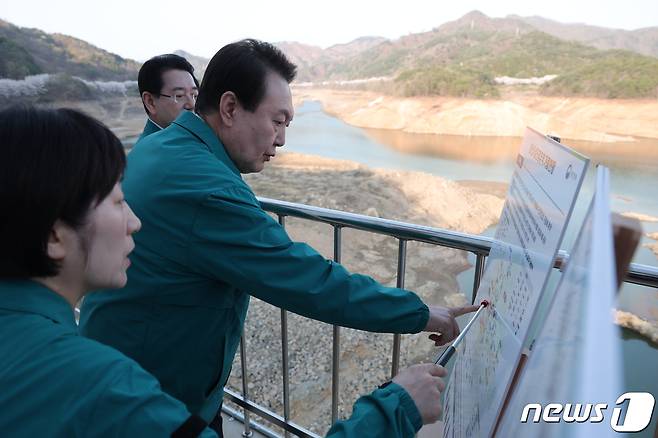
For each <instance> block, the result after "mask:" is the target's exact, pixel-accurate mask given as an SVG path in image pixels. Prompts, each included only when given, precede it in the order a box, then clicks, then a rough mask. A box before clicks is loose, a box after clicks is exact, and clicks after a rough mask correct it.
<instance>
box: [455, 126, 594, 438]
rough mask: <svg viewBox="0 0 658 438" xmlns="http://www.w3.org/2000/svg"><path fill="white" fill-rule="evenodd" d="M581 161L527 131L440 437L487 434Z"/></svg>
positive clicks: (566, 214) (571, 202)
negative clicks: (483, 305)
mask: <svg viewBox="0 0 658 438" xmlns="http://www.w3.org/2000/svg"><path fill="white" fill-rule="evenodd" d="M588 163H589V160H588V159H587V158H586V157H584V156H582V155H580V154H578V153H577V152H575V151H573V150H571V149H570V148H568V147H566V146H564V145H562V144H560V143H558V142H556V141H554V140H552V139H550V138H548V137H546V136H544V135H542V134H540V133H538V132H536V131H534V130H532V129H530V128H528V129H527V130H526V133H525V136H524V138H523V142H522V144H521V148H520V150H519V154H518V155H517V158H516V165H515V169H514V174H513V176H512V180H511V182H510V186H509V190H508V192H507V197H506V200H505V205H504V207H503V211H502V213H501V217H500V222H499V226H498V228H497V230H496V235H495V237H494V239H495V241H494V243H493V245H492V248H491V252H490V254H489V257H488V259H487V263H486V267H485V271H484V274H483V277H482V281H481V283H480V287H479V289H478V293H477V297H476V302H477V303H479V302H481V301H482V300H483V299H487V300H488V301H489V302H490V303H491V305H490V306H488V307H487V308H486V309H485V311H484V312H483V314H482V315H481V317H480V318H479V319H478V321H477V322H476V324H477V325H476V326H474V327H473V328H472V329H471V331H470V332H469V333H468V334H467V335H466V336H465V338H464V340H463V342H462V345H461V346H460V348H459V350H458V352H457V354H456V361H455V365H454V368H453V373H454V374H453V375H452V376H451V377H450V381H449V383H448V387H447V389H446V398H445V401H444V404H446V405H447V404H448V403H452V406H450V407H449V408H448V407H446V411H448V412H449V413H450V416H449V417H448V416H447V415H446V418H445V419H444V424H445V425H444V437H469V438H470V437H478V436H489V435H490V434H491V433H492V432H493V428H494V426H495V423H496V419H497V417H498V414H499V413H500V410H501V408H502V404H503V401H504V399H505V395H506V393H507V389H508V387H509V384H510V382H511V379H512V377H513V374H514V371H515V369H516V366H517V364H518V360H519V358H520V354H521V348H522V346H523V344H524V341H525V338H526V336H527V334H528V329H529V326H530V321H531V320H532V318H533V315H534V313H535V309H536V307H537V304H538V302H539V298H540V296H541V293H542V291H543V289H544V287H545V285H546V282H547V279H548V276H549V274H550V271H551V269H552V267H553V264H554V262H555V255H556V253H557V250H558V248H559V245H560V242H561V241H562V237H563V235H564V231H565V229H566V225H567V223H568V221H569V217H570V215H571V211H572V209H573V206H574V203H575V200H576V198H577V196H578V192H579V191H580V187H581V184H582V181H583V178H584V175H585V171H586V169H587V165H588Z"/></svg>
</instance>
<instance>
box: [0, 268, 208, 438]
mask: <svg viewBox="0 0 658 438" xmlns="http://www.w3.org/2000/svg"><path fill="white" fill-rule="evenodd" d="M0 339H1V340H2V342H0V388H1V390H0V431H2V432H1V433H0V435H2V436H5V437H45V436H48V437H62V438H70V437H119V436H139V437H163V436H169V435H170V434H171V433H172V432H173V431H174V430H176V429H177V428H178V427H179V426H180V425H181V424H182V423H183V422H184V421H185V420H186V419H187V418H188V417H189V415H190V414H189V412H188V411H187V409H185V406H184V405H183V404H182V403H181V402H179V401H178V400H174V399H173V398H172V397H170V396H168V395H167V394H165V393H164V392H162V390H161V389H160V385H159V384H158V382H157V380H156V379H155V378H154V377H153V376H151V375H150V374H148V373H147V372H145V371H144V370H143V369H142V368H140V367H139V365H137V364H136V363H135V362H134V361H133V360H131V359H129V358H127V357H125V356H124V355H123V354H121V353H119V352H118V351H116V350H114V349H112V348H109V347H107V346H105V345H101V344H99V343H98V342H96V341H93V340H91V339H87V338H84V337H82V336H79V335H78V328H77V325H76V323H75V319H74V317H73V309H71V306H70V305H69V303H68V302H67V301H66V300H65V299H64V298H62V297H61V296H60V295H58V294H56V293H55V292H52V291H51V290H49V289H47V288H46V287H44V286H42V285H40V284H39V283H36V282H32V281H0ZM202 436H204V437H215V436H216V435H215V433H214V432H212V431H210V430H206V431H204V432H203V435H202Z"/></svg>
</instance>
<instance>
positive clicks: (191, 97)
mask: <svg viewBox="0 0 658 438" xmlns="http://www.w3.org/2000/svg"><path fill="white" fill-rule="evenodd" d="M160 96H162V97H168V98H169V99H172V100H173V101H174V103H184V102H185V100H188V101H191V102H192V103H196V99H197V97H199V93H190V94H188V93H177V94H174V95H173V96H172V95H169V94H163V93H160Z"/></svg>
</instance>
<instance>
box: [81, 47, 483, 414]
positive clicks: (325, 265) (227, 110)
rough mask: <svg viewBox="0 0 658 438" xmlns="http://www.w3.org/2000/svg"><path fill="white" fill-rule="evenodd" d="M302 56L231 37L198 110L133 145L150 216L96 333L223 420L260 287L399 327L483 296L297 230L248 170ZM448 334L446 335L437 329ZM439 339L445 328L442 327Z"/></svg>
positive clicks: (144, 210) (312, 308) (323, 310)
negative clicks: (429, 296)
mask: <svg viewBox="0 0 658 438" xmlns="http://www.w3.org/2000/svg"><path fill="white" fill-rule="evenodd" d="M294 75H295V66H294V65H293V64H291V63H290V62H289V61H288V60H287V59H286V58H285V56H284V55H283V54H282V53H281V52H280V51H279V50H278V49H276V48H274V47H273V46H272V45H270V44H267V43H262V42H259V41H254V40H244V41H240V42H238V43H233V44H230V45H228V46H226V47H224V48H222V49H221V50H220V51H219V52H218V53H217V54H216V55H215V56H214V57H213V59H212V60H211V62H210V64H209V65H208V69H207V70H206V74H205V76H204V80H203V83H202V84H201V87H200V93H199V97H198V101H197V106H196V110H197V112H198V114H199V115H197V114H194V113H191V112H188V111H184V112H183V113H182V114H181V115H180V116H179V117H178V118H177V119H176V120H175V121H174V123H172V124H171V126H170V127H168V128H167V129H165V130H162V131H161V132H157V133H154V134H151V135H149V136H147V137H145V138H144V139H143V140H142V141H140V142H139V143H138V144H137V145H136V146H135V148H134V150H133V152H132V153H131V154H130V156H129V164H128V168H127V171H126V175H125V178H124V192H125V196H126V199H127V200H128V202H129V203H130V205H131V206H133V208H134V211H135V213H136V214H137V216H138V217H140V219H141V220H142V223H143V227H142V231H141V232H140V233H139V234H138V235H137V237H136V239H135V240H136V250H135V252H134V253H133V256H132V257H131V261H132V266H131V268H130V270H129V272H128V279H129V280H128V284H127V286H126V287H125V288H124V289H123V290H121V291H111V292H110V291H108V292H100V293H96V294H94V295H93V296H90V297H89V298H88V299H87V300H85V302H84V305H83V307H82V311H81V321H80V325H81V330H82V332H83V334H85V335H86V336H89V337H91V338H94V339H97V340H99V341H101V342H103V343H106V344H109V345H111V346H114V347H115V348H117V349H119V350H120V351H122V352H124V353H125V354H127V355H128V356H130V357H132V358H134V359H135V360H136V361H137V362H139V363H140V365H142V366H143V367H144V368H145V369H146V370H148V371H149V372H151V373H152V374H154V375H155V376H156V377H157V378H158V379H159V380H160V383H161V385H162V387H163V388H164V389H165V391H167V392H169V393H170V394H172V395H173V396H175V397H176V398H178V399H179V400H182V401H183V402H184V403H185V404H186V405H187V406H188V409H190V410H191V412H193V413H198V414H200V415H201V416H202V417H203V418H204V419H206V420H207V421H209V422H211V421H213V419H214V418H216V415H217V412H218V409H219V408H220V406H221V402H222V397H223V386H224V384H225V383H226V380H227V378H228V375H229V372H230V369H231V364H232V361H233V357H234V355H235V352H236V349H237V346H238V342H239V340H240V334H241V332H242V327H243V324H244V319H245V316H246V312H247V307H248V303H249V295H253V296H255V297H257V298H260V299H262V300H264V301H267V302H269V303H271V304H273V305H275V306H278V307H281V308H284V309H288V310H290V311H293V312H295V313H298V314H301V315H304V316H307V317H309V318H314V319H317V320H320V321H324V322H327V323H333V324H339V325H342V326H347V327H353V328H357V329H361V330H369V331H376V332H390V333H417V332H420V331H423V330H425V331H437V332H441V338H440V340H441V342H442V343H445V342H448V341H449V340H451V339H452V338H454V337H455V336H456V335H457V333H458V331H459V327H458V326H457V323H456V322H455V316H457V315H460V314H463V313H466V312H470V311H474V310H475V309H476V307H466V308H460V309H446V308H442V307H437V306H429V307H428V306H426V305H425V304H424V303H423V302H422V300H421V299H420V298H419V297H418V296H417V295H416V294H414V293H412V292H409V291H406V290H402V289H396V288H389V287H385V286H383V285H381V284H379V283H377V282H376V281H374V280H373V279H372V278H370V277H367V276H364V275H359V274H351V273H349V272H348V271H347V270H346V269H345V268H343V267H342V266H341V265H340V264H337V263H334V262H332V261H329V260H326V259H325V258H324V257H322V256H321V255H320V254H318V253H317V252H316V251H315V250H313V249H312V248H311V247H309V246H308V245H306V244H303V243H297V242H292V241H291V240H290V238H289V237H288V235H287V233H286V232H285V230H284V229H283V228H282V227H281V226H280V225H279V224H278V223H277V222H276V221H275V220H273V219H272V218H271V217H270V216H269V215H268V214H267V213H266V212H265V211H263V209H262V208H261V207H260V204H259V203H258V200H257V199H256V197H255V195H254V193H253V192H252V191H251V189H250V188H249V186H248V185H247V184H246V183H245V182H244V181H243V180H242V177H241V175H240V174H241V173H249V172H259V171H261V170H262V169H263V166H264V163H265V162H266V161H269V160H270V158H271V157H273V156H274V155H275V152H276V148H277V147H280V146H283V144H284V143H285V129H286V127H287V126H288V124H289V123H290V121H291V120H292V117H293V106H292V99H291V94H290V88H289V85H288V84H289V83H290V82H291V81H292V79H293V78H294ZM434 336H437V335H434ZM435 339H436V338H435Z"/></svg>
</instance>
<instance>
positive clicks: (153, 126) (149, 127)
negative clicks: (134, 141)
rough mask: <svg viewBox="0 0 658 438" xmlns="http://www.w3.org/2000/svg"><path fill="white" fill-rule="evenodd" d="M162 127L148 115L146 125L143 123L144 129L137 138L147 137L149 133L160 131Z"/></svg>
mask: <svg viewBox="0 0 658 438" xmlns="http://www.w3.org/2000/svg"><path fill="white" fill-rule="evenodd" d="M161 130H162V127H160V125H158V124H157V123H155V122H154V121H153V120H151V118H150V117H149V118H148V119H147V120H146V125H144V130H143V131H142V135H140V136H139V140H141V139H143V138H144V137H148V136H149V135H151V134H153V133H155V132H158V131H161ZM139 140H138V141H139Z"/></svg>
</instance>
